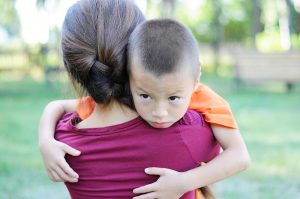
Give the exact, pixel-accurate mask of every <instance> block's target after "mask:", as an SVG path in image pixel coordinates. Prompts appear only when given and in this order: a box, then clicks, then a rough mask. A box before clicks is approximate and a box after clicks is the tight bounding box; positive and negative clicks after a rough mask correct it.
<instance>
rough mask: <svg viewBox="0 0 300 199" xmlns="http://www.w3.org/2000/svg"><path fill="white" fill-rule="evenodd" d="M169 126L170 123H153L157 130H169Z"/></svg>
mask: <svg viewBox="0 0 300 199" xmlns="http://www.w3.org/2000/svg"><path fill="white" fill-rule="evenodd" d="M169 124H170V123H169V122H151V125H152V126H153V127H155V128H167V127H169Z"/></svg>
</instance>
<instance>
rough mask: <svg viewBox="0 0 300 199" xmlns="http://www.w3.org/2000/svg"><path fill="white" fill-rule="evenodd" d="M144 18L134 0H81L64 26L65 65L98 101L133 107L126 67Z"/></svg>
mask: <svg viewBox="0 0 300 199" xmlns="http://www.w3.org/2000/svg"><path fill="white" fill-rule="evenodd" d="M144 20H145V18H144V16H143V14H142V12H141V11H140V9H139V8H138V7H137V6H136V5H135V4H134V2H133V1H131V0H113V1H112V0H79V1H78V2H77V3H76V4H74V5H73V6H71V7H70V8H69V10H68V12H67V14H66V16H65V19H64V23H63V28H62V41H61V46H62V54H63V61H64V65H65V67H66V69H67V71H68V73H69V76H70V78H71V80H72V82H73V83H78V84H79V86H80V88H82V89H83V91H84V92H82V93H81V94H83V93H87V94H89V95H90V96H91V97H92V98H93V99H94V100H95V101H96V102H97V103H101V104H109V103H110V102H111V101H112V100H116V101H118V102H120V103H122V104H125V105H128V106H130V107H132V100H131V95H130V89H129V84H128V75H127V70H126V62H127V61H126V49H127V43H128V39H129V36H130V34H131V33H132V31H133V30H134V28H135V27H136V26H137V25H138V24H140V23H141V22H143V21H144Z"/></svg>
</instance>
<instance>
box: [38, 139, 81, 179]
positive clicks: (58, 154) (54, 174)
mask: <svg viewBox="0 0 300 199" xmlns="http://www.w3.org/2000/svg"><path fill="white" fill-rule="evenodd" d="M40 151H41V154H42V157H43V161H44V165H45V167H46V169H47V173H48V176H49V178H50V179H51V180H53V181H55V182H77V181H78V178H79V176H78V174H77V173H76V172H75V171H74V170H73V169H72V168H71V167H70V166H69V164H68V163H67V162H66V160H65V154H70V155H72V156H78V155H80V151H78V150H76V149H74V148H72V147H70V146H68V145H66V144H64V143H62V142H59V141H57V140H55V139H50V140H47V141H46V142H43V143H41V144H40Z"/></svg>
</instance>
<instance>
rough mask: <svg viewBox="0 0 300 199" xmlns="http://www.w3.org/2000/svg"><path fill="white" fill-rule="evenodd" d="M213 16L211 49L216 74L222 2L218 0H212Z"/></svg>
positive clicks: (220, 35)
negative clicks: (212, 50)
mask: <svg viewBox="0 0 300 199" xmlns="http://www.w3.org/2000/svg"><path fill="white" fill-rule="evenodd" d="M211 3H212V8H213V18H212V35H213V38H212V39H213V40H212V44H213V49H214V73H215V74H217V72H218V67H219V65H220V63H219V60H220V45H221V41H222V25H221V21H220V20H221V13H222V4H221V1H220V0H212V1H211Z"/></svg>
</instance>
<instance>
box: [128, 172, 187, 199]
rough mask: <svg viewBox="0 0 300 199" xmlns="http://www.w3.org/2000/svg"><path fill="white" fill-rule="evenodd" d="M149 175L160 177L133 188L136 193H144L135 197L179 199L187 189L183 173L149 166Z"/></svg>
mask: <svg viewBox="0 0 300 199" xmlns="http://www.w3.org/2000/svg"><path fill="white" fill-rule="evenodd" d="M145 172H146V173H147V174H149V175H159V176H160V177H159V179H158V180H157V181H156V182H154V183H152V184H148V185H145V186H142V187H139V188H136V189H134V190H133V193H135V194H142V195H139V196H136V197H134V198H133V199H156V198H157V199H170V198H172V199H178V198H180V197H181V196H182V195H183V194H184V193H185V192H186V190H185V189H184V184H183V179H182V173H180V172H177V171H174V170H171V169H166V168H155V167H152V168H147V169H146V170H145Z"/></svg>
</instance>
